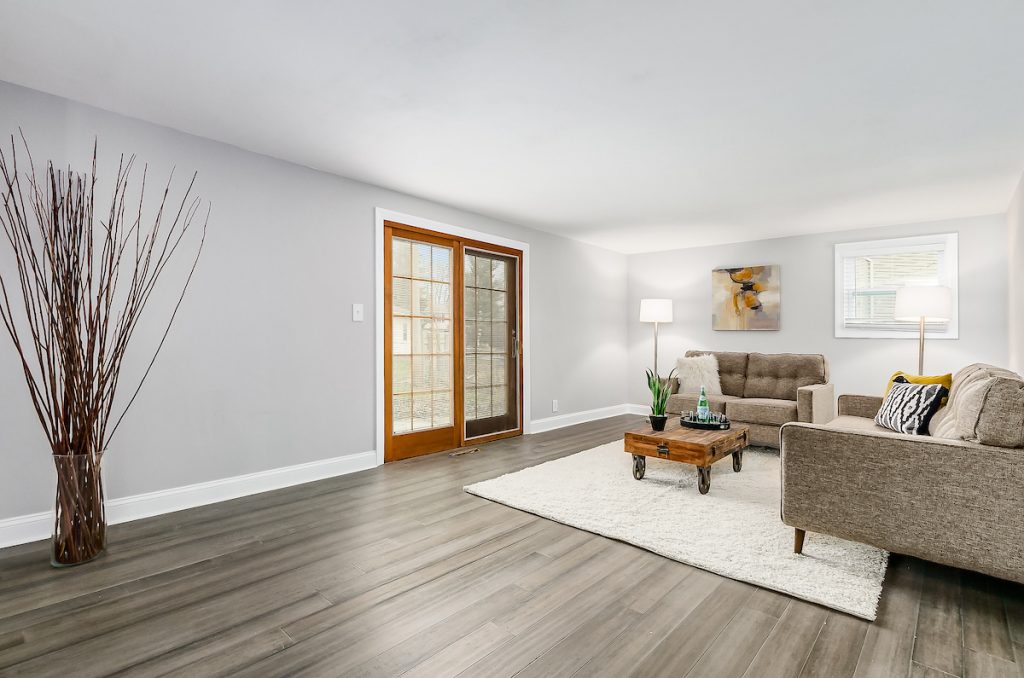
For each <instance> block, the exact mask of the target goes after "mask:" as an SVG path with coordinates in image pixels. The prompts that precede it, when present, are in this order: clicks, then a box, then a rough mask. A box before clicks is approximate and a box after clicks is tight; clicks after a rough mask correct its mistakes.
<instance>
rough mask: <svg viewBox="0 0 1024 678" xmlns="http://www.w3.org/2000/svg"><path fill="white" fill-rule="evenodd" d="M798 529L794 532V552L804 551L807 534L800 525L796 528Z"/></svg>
mask: <svg viewBox="0 0 1024 678" xmlns="http://www.w3.org/2000/svg"><path fill="white" fill-rule="evenodd" d="M795 529H796V531H795V532H794V533H793V553H803V552H804V537H805V536H807V532H806V531H805V530H801V529H800V528H799V527H797V528H795Z"/></svg>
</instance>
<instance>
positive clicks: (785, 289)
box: [628, 215, 1008, 404]
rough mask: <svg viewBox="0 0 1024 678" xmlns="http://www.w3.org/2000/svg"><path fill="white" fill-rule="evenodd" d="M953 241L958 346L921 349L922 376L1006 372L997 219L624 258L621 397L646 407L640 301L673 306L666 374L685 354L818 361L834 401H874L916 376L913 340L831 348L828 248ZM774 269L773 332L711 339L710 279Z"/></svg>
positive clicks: (853, 342)
mask: <svg viewBox="0 0 1024 678" xmlns="http://www.w3.org/2000/svg"><path fill="white" fill-rule="evenodd" d="M949 232H959V233H960V242H959V249H960V262H959V269H960V283H959V296H960V338H959V339H958V340H929V341H928V344H927V345H926V347H925V371H926V372H927V373H929V374H934V373H941V372H951V371H955V370H956V369H957V368H959V367H962V366H963V365H965V364H968V363H970V362H974V361H985V362H991V363H995V364H997V365H1005V364H1006V363H1007V359H1008V351H1007V339H1006V338H1007V334H1008V324H1007V318H1006V306H1007V303H1008V296H1007V275H1008V274H1007V257H1006V252H1005V250H1004V243H1005V242H1006V219H1005V217H1004V216H1003V215H994V216H985V217H977V218H973V219H958V220H953V221H943V222H936V223H931V224H917V225H912V226H891V227H885V228H880V229H863V230H857V231H845V232H838V233H827V234H822V235H811V236H800V237H792V238H777V239H772V240H762V241H757V242H746V243H739V244H733V245H722V246H716V247H700V248H693V249H685V250H676V251H673V252H660V253H654V254H643V255H634V256H631V257H630V258H629V309H628V310H629V344H630V355H629V397H630V402H632V403H641V404H642V403H647V402H648V401H649V394H648V392H647V389H646V385H645V384H644V380H643V371H644V369H645V368H646V367H648V366H649V365H650V363H651V360H652V355H653V340H652V328H651V326H650V325H645V324H641V323H640V322H638V321H637V314H638V312H639V305H640V299H641V298H643V297H669V298H672V299H673V300H675V304H674V312H675V322H673V323H672V324H671V325H664V326H662V327H661V332H660V342H659V349H658V353H659V361H660V363H661V365H660V367H661V370H662V372H667V371H668V370H669V369H670V367H671V366H672V365H674V363H675V358H676V357H677V356H679V355H682V354H683V352H684V351H685V350H686V349H691V348H693V349H718V350H726V351H760V352H765V353H771V352H793V353H824V354H825V355H826V356H827V357H828V359H829V361H830V366H831V373H832V381H833V382H835V384H836V389H837V391H838V392H839V393H880V392H881V391H882V390H883V388H884V386H885V383H886V380H887V378H888V377H889V375H891V374H892V372H893V371H895V370H898V369H904V370H916V366H917V343H916V335H915V338H914V339H836V338H835V336H834V316H833V306H834V302H833V297H834V273H833V268H834V264H833V257H834V254H833V245H834V244H835V243H838V242H850V241H856V240H871V239H876V238H890V237H900V236H909V235H921V234H926V233H949ZM754 264H780V265H781V266H782V329H781V330H780V331H778V332H774V331H770V332H715V331H713V330H712V329H711V309H710V299H711V269H713V268H718V267H722V266H744V265H754Z"/></svg>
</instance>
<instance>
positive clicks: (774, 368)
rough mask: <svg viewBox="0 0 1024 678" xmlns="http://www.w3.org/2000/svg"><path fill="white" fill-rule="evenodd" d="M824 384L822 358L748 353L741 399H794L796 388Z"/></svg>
mask: <svg viewBox="0 0 1024 678" xmlns="http://www.w3.org/2000/svg"><path fill="white" fill-rule="evenodd" d="M827 381H828V367H827V363H826V361H825V356H822V355H805V354H795V353H774V354H770V355H769V354H764V353H751V354H750V355H749V358H748V360H747V381H746V385H745V386H744V388H743V397H744V398H779V399H783V400H796V392H797V389H798V388H800V387H801V386H810V385H811V384H824V383H825V382H827Z"/></svg>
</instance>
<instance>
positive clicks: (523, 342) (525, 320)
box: [374, 207, 532, 466]
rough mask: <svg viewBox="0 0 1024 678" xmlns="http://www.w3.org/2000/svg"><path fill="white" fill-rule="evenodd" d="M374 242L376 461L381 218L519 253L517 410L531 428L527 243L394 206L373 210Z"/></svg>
mask: <svg viewBox="0 0 1024 678" xmlns="http://www.w3.org/2000/svg"><path fill="white" fill-rule="evenodd" d="M374 221H375V224H374V244H375V268H374V320H375V325H376V327H375V355H376V361H375V362H376V367H375V369H376V380H375V381H376V417H375V424H374V426H375V436H374V440H375V452H376V456H377V465H378V466H379V465H381V464H383V463H384V440H385V436H386V428H385V419H386V416H385V407H384V400H385V392H384V391H385V388H384V386H385V381H384V356H385V347H384V336H385V335H384V222H385V221H395V222H399V223H401V224H403V225H405V226H408V227H412V228H414V229H422V230H425V231H432V232H435V233H440V234H443V235H446V236H450V237H453V238H459V239H462V240H471V241H476V242H477V243H478V244H480V245H482V246H484V247H494V248H501V247H505V248H511V249H514V250H518V251H519V252H521V253H522V261H521V265H522V272H521V280H522V289H521V291H520V304H521V310H520V313H521V317H522V320H521V327H520V330H521V335H522V336H521V337H520V365H519V369H520V373H521V375H522V376H521V381H520V387H521V389H522V399H521V402H522V410H521V412H520V423H521V425H522V432H523V434H528V433H530V432H531V430H532V422H531V420H530V414H529V412H530V403H531V400H530V396H531V378H530V358H531V351H530V338H531V332H530V244H529V243H526V242H522V241H519V240H512V239H510V238H505V237H502V236H496V235H492V234H490V233H484V232H482V231H476V230H473V229H468V228H462V227H461V226H453V225H451V224H445V223H442V222H439V221H434V220H432V219H425V218H422V217H417V216H414V215H410V214H403V213H401V212H396V211H394V210H389V209H384V208H381V207H377V208H375V210H374ZM499 435H500V434H499ZM485 439H486V437H481V438H473V439H472V442H474V443H475V442H484V441H485Z"/></svg>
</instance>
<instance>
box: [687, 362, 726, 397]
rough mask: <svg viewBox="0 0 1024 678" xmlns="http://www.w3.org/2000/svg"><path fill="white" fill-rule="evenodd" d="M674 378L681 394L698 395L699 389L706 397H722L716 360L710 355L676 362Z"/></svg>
mask: <svg viewBox="0 0 1024 678" xmlns="http://www.w3.org/2000/svg"><path fill="white" fill-rule="evenodd" d="M676 377H677V378H678V379H679V391H680V392H681V393H700V389H701V387H703V388H704V389H705V391H706V392H707V394H708V395H722V385H721V383H720V382H719V377H718V359H717V358H715V356H714V355H713V354H711V353H708V354H706V355H698V356H688V357H685V358H679V359H678V360H677V361H676Z"/></svg>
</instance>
